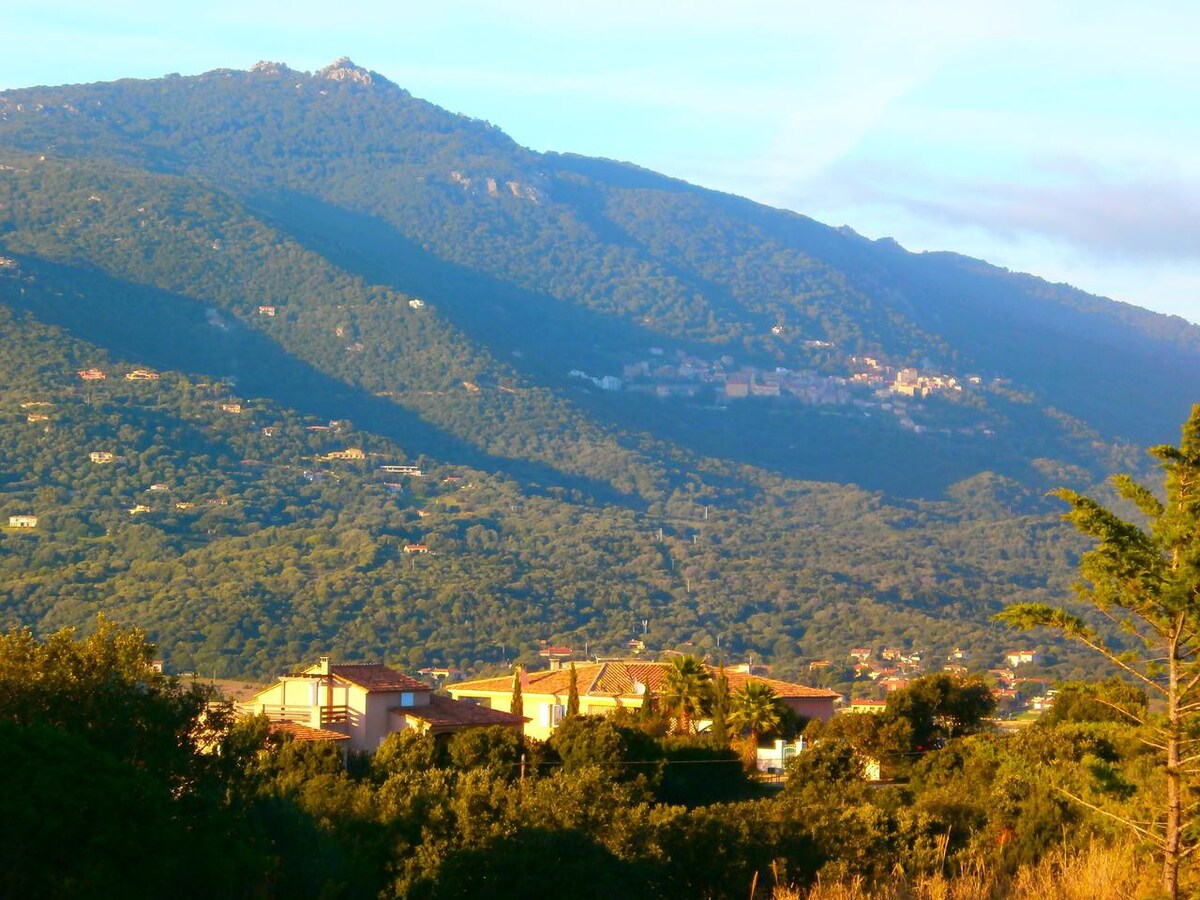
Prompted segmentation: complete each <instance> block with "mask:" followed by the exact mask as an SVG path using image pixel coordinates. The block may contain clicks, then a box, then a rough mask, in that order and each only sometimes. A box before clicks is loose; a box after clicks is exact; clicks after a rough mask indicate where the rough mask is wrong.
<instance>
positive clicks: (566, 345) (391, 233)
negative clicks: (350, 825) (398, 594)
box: [256, 194, 1038, 498]
mask: <svg viewBox="0 0 1200 900" xmlns="http://www.w3.org/2000/svg"><path fill="white" fill-rule="evenodd" d="M256 202H257V205H258V207H259V208H260V210H262V211H263V212H265V213H266V214H267V216H268V217H269V218H270V220H271V222H272V225H273V226H274V227H276V228H278V229H280V230H281V231H284V232H286V233H288V234H289V235H290V236H291V237H293V238H294V239H295V240H297V241H298V242H299V243H301V244H302V245H304V246H305V247H307V248H308V249H310V250H312V251H313V252H315V253H318V254H320V255H322V256H323V257H325V258H326V259H329V260H330V261H331V262H332V263H334V264H335V265H337V266H339V267H341V268H342V269H344V270H346V271H349V272H353V273H355V274H358V275H360V276H361V277H363V278H365V279H367V280H368V281H369V282H373V283H378V284H385V285H388V286H390V287H392V288H394V289H396V290H398V291H401V292H403V293H406V294H409V295H413V296H419V297H421V298H423V299H425V300H426V301H427V302H429V303H433V304H435V305H436V306H437V307H438V310H439V312H440V313H442V314H443V315H445V317H446V318H447V319H448V320H449V321H451V322H452V323H453V324H454V326H455V327H456V328H458V329H459V330H460V331H462V332H463V333H464V334H465V335H466V336H467V337H468V338H470V339H471V340H472V341H475V342H476V343H477V344H478V345H480V346H483V347H486V348H488V349H489V351H490V352H492V353H493V355H495V356H496V357H497V358H499V359H500V360H501V361H502V362H505V363H507V364H509V365H512V366H513V367H514V368H518V369H520V370H522V371H523V372H525V373H526V374H527V375H529V376H531V377H532V378H533V379H535V380H536V381H538V382H540V383H542V384H545V385H549V386H552V387H557V388H559V389H560V394H561V392H562V390H566V389H570V390H571V393H570V394H569V395H568V397H569V399H570V400H571V402H573V403H574V404H575V405H577V406H578V407H580V408H581V409H582V410H584V411H585V412H586V413H587V414H589V415H591V416H593V417H595V418H596V419H597V420H598V421H600V422H602V423H604V424H606V425H609V426H614V427H616V428H619V429H626V430H634V431H641V432H644V433H646V434H648V435H650V436H652V437H653V438H655V439H657V440H662V441H668V442H671V443H674V444H675V445H676V446H679V447H681V448H683V449H684V450H685V451H687V452H690V453H694V454H696V455H698V456H702V457H712V458H716V459H725V460H730V461H733V462H735V463H743V464H747V465H752V466H756V467H760V468H762V469H765V470H769V471H773V472H777V473H778V474H780V475H783V476H786V477H789V478H797V479H802V480H812V481H828V482H836V483H854V484H858V485H860V486H862V487H864V488H867V489H870V490H880V491H884V492H886V493H889V494H893V495H896V496H900V497H914V498H915V497H923V498H937V497H941V496H943V495H944V493H945V491H946V490H947V488H949V487H950V486H951V485H953V484H955V483H957V482H959V481H961V480H962V479H964V478H967V477H970V476H972V475H975V474H976V473H978V472H981V471H985V470H991V471H995V472H997V473H999V474H1002V475H1006V476H1008V477H1012V478H1016V479H1019V480H1022V481H1026V482H1027V483H1036V482H1037V479H1038V476H1037V474H1036V473H1035V472H1034V471H1033V470H1032V469H1031V467H1030V465H1029V462H1028V460H1027V459H1024V458H1022V457H1021V456H1020V455H1019V454H1015V453H1009V452H1005V448H1004V447H998V446H997V445H996V444H995V443H992V444H990V445H984V444H983V443H982V442H977V443H976V444H974V445H966V444H956V445H947V446H939V444H938V442H936V441H934V440H931V439H929V438H928V437H922V436H918V435H913V434H910V433H905V432H903V431H901V430H900V429H899V428H898V427H895V426H893V427H890V428H889V427H888V426H887V425H886V424H882V423H871V422H869V421H867V420H866V419H864V418H862V417H861V416H859V417H857V418H855V417H854V416H835V415H829V414H828V413H823V412H813V411H810V410H805V409H803V408H799V407H796V406H794V405H786V406H785V405H783V404H782V403H770V402H768V403H755V404H745V403H743V404H740V405H739V404H736V403H734V404H731V405H729V408H728V409H718V408H713V406H712V404H687V403H683V402H674V401H673V402H671V403H663V402H659V401H657V400H655V399H652V398H649V397H643V396H634V395H630V394H616V395H613V394H606V393H605V392H603V391H599V390H591V389H589V388H588V387H587V386H586V382H582V381H576V380H571V381H567V380H566V378H565V374H566V372H567V371H569V370H570V369H572V368H579V369H582V370H584V371H587V372H589V374H611V373H612V372H611V367H612V366H613V365H614V362H613V360H614V359H619V358H621V356H622V355H623V353H622V351H624V352H625V353H628V350H629V348H631V347H644V346H646V345H647V344H648V342H649V341H651V340H653V335H648V334H647V332H645V331H644V330H642V329H640V328H638V327H637V326H636V325H634V324H633V323H631V322H628V321H625V320H620V319H617V318H615V317H609V316H604V315H601V314H599V313H596V312H594V311H591V310H588V309H586V308H584V307H581V306H579V305H576V304H568V303H564V302H561V301H559V300H556V299H555V298H553V297H551V296H549V295H547V294H542V293H537V292H534V291H528V290H524V289H521V288H519V287H515V286H513V285H511V284H507V283H505V282H503V281H500V280H498V279H496V278H494V277H491V276H489V275H486V274H482V273H480V272H478V271H475V270H472V269H469V268H467V267H465V266H462V265H459V264H457V263H453V262H448V261H446V260H444V259H441V258H439V257H437V256H436V255H434V254H433V253H431V252H430V251H428V250H426V249H425V248H423V247H421V246H419V245H418V244H416V243H415V242H414V241H412V240H410V239H409V238H408V237H406V236H405V235H404V234H402V233H401V232H399V231H398V230H396V229H395V228H394V227H393V226H392V225H390V224H389V223H387V222H385V221H383V220H381V219H378V218H376V217H373V216H370V215H367V214H364V213H358V212H354V211H351V210H347V209H344V208H342V207H338V206H335V205H333V204H330V203H326V202H324V201H321V200H318V199H314V198H312V197H308V196H301V195H297V194H292V195H289V196H288V197H287V198H286V199H285V200H279V199H277V197H276V198H272V199H271V200H265V199H263V198H259V199H258V201H256ZM809 224H810V223H808V222H807V221H802V222H800V223H799V224H798V225H797V226H796V227H802V226H803V227H808V226H809ZM670 344H671V345H672V346H678V345H680V344H682V342H680V341H674V340H672V341H670ZM514 351H515V352H516V353H517V354H519V356H517V355H514ZM708 352H713V351H712V350H711V349H710V350H709V351H708ZM601 366H607V367H608V368H607V369H605V368H600V367H601ZM616 374H619V373H616ZM784 403H786V401H784ZM705 406H707V408H703V407H705ZM889 432H890V434H889ZM706 478H707V479H709V480H711V477H710V476H709V475H706Z"/></svg>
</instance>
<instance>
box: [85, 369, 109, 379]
mask: <svg viewBox="0 0 1200 900" xmlns="http://www.w3.org/2000/svg"><path fill="white" fill-rule="evenodd" d="M77 374H78V375H79V378H80V380H82V381H103V380H104V379H105V378H107V377H108V376H107V375H105V374H104V372H103V371H102V370H100V369H82V370H80V371H79V372H78V373H77Z"/></svg>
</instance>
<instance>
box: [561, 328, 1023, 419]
mask: <svg viewBox="0 0 1200 900" xmlns="http://www.w3.org/2000/svg"><path fill="white" fill-rule="evenodd" d="M806 346H810V347H813V348H822V347H831V346H833V345H832V344H830V343H829V342H827V341H808V342H806ZM649 353H650V357H649V358H648V359H642V360H638V361H636V362H630V363H626V364H625V365H624V367H623V370H622V374H621V376H620V377H617V376H616V375H602V376H591V375H588V374H587V373H586V372H582V371H580V370H579V369H572V370H571V371H570V372H569V373H568V374H569V376H570V377H572V378H578V379H583V380H586V381H590V382H591V383H592V384H594V385H596V387H599V388H601V389H602V390H606V391H629V392H635V393H645V394H653V395H654V396H656V397H659V398H662V399H668V398H680V397H682V398H691V397H699V396H702V395H705V394H708V393H710V392H711V393H712V394H713V395H715V397H716V399H718V400H722V399H724V400H742V399H747V398H756V397H786V398H790V399H792V400H795V401H798V402H800V403H803V404H807V405H811V406H852V407H854V408H857V409H859V410H861V411H863V412H864V413H865V414H870V411H871V410H880V411H882V412H887V413H891V414H893V415H895V416H896V418H897V419H898V420H899V424H900V425H901V427H903V428H907V429H909V430H911V431H914V432H917V433H923V432H926V431H937V432H941V433H945V434H949V433H951V429H949V428H936V429H935V428H931V427H929V426H926V425H921V424H918V423H916V422H915V421H913V419H912V418H911V417H910V415H909V412H910V405H909V404H908V403H907V401H908V400H922V399H924V398H926V397H932V396H934V395H939V394H940V395H947V396H950V397H954V396H956V395H961V394H963V393H964V391H969V390H972V389H974V390H982V389H983V388H984V381H983V378H982V376H980V375H966V376H963V377H962V378H961V379H960V378H959V377H958V376H955V375H947V374H945V373H942V372H933V371H922V370H921V369H917V368H914V367H911V366H910V367H905V368H896V367H894V366H891V365H888V364H886V363H883V362H881V361H880V360H879V359H877V358H875V357H872V356H850V357H847V358H846V364H847V369H848V370H849V372H850V374H849V375H822V374H820V373H818V372H816V371H815V370H813V369H798V370H793V369H788V368H784V367H782V366H780V367H776V368H774V369H771V370H765V369H759V368H756V367H755V366H748V365H743V366H741V367H737V368H735V366H736V362H735V360H734V358H733V357H732V356H729V355H727V354H726V355H724V356H721V357H719V358H718V359H715V360H707V359H703V358H701V357H698V356H694V355H692V354H690V353H687V352H685V351H683V350H676V351H674V352H672V353H667V352H666V351H664V350H663V349H662V348H661V347H651V348H650V351H649ZM1006 383H1007V381H1006V380H1005V379H1002V378H996V379H993V380H992V381H991V382H990V385H992V386H1000V385H1004V384H1006ZM953 431H954V432H955V433H959V434H982V435H985V436H991V435H992V429H991V428H990V427H989V426H988V424H987V423H986V422H978V423H975V424H972V425H966V426H960V427H958V428H955V429H953Z"/></svg>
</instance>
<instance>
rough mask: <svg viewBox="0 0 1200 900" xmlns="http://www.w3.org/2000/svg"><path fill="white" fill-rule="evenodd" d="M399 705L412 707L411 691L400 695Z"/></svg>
mask: <svg viewBox="0 0 1200 900" xmlns="http://www.w3.org/2000/svg"><path fill="white" fill-rule="evenodd" d="M400 705H401V706H412V705H413V693H412V691H405V692H404V693H402V694H401V695H400Z"/></svg>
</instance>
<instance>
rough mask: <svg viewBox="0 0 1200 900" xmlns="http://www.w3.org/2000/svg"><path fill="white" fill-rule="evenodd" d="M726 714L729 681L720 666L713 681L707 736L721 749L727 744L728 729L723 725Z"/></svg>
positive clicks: (727, 712)
mask: <svg viewBox="0 0 1200 900" xmlns="http://www.w3.org/2000/svg"><path fill="white" fill-rule="evenodd" d="M728 714H729V679H728V678H727V677H726V676H725V667H724V666H722V667H721V668H720V670H719V671H718V672H717V677H716V678H715V679H714V680H713V690H712V725H711V726H710V727H709V734H711V735H712V737H713V740H715V741H716V742H717V743H718V744H720V745H721V746H722V747H725V746H728V744H729V729H728V727H727V726H726V724H725V717H726V716H727V715H728Z"/></svg>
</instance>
